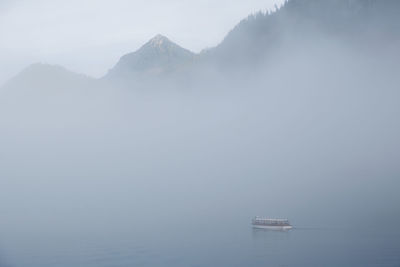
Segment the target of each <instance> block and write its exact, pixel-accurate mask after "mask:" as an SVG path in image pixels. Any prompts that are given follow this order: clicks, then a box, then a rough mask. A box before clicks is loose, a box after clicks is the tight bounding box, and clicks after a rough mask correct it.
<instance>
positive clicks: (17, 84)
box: [3, 63, 95, 94]
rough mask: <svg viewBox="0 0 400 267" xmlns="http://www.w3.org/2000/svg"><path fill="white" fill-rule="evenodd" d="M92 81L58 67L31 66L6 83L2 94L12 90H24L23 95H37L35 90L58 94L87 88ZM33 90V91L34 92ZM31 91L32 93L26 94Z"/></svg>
mask: <svg viewBox="0 0 400 267" xmlns="http://www.w3.org/2000/svg"><path fill="white" fill-rule="evenodd" d="M94 81H95V80H94V79H92V78H90V77H87V76H85V75H82V74H77V73H74V72H71V71H69V70H67V69H65V68H64V67H61V66H58V65H48V64H41V63H36V64H32V65H30V66H29V67H27V68H26V69H24V70H23V71H21V72H20V73H19V74H18V75H17V76H16V77H14V78H13V79H11V80H10V81H8V82H7V83H6V84H5V86H4V90H3V93H5V94H7V93H11V92H10V91H12V89H13V88H20V89H21V88H24V90H26V91H27V92H25V93H37V91H35V90H46V91H47V93H51V92H53V93H58V92H57V91H58V90H60V89H62V90H74V89H76V88H77V87H79V88H82V87H89V86H91V85H92V83H94ZM34 89H35V90H34ZM30 90H32V91H33V92H28V91H30Z"/></svg>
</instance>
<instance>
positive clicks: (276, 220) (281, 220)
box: [255, 216, 289, 222]
mask: <svg viewBox="0 0 400 267" xmlns="http://www.w3.org/2000/svg"><path fill="white" fill-rule="evenodd" d="M255 219H256V220H262V221H275V222H287V221H289V220H288V219H271V218H264V217H259V216H256V217H255Z"/></svg>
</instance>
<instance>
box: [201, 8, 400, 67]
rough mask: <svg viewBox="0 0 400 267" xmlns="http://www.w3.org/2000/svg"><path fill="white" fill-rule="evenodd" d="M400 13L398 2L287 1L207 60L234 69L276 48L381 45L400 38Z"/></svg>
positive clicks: (248, 23)
mask: <svg viewBox="0 0 400 267" xmlns="http://www.w3.org/2000/svg"><path fill="white" fill-rule="evenodd" d="M398 14H400V1H398V0H324V1H321V0H288V1H287V2H285V4H284V5H283V6H282V7H280V8H279V9H278V10H277V11H276V12H272V13H269V12H267V13H262V12H259V13H257V14H254V15H250V16H249V17H248V18H246V19H244V20H243V21H241V22H240V23H239V24H238V25H237V26H236V27H235V28H234V29H233V30H232V31H231V32H230V33H229V34H228V35H227V36H226V37H225V39H224V40H223V41H222V43H221V44H219V45H218V46H217V47H215V48H214V49H211V50H209V51H208V53H207V55H206V56H205V57H206V58H207V61H209V62H212V64H217V65H220V66H221V67H223V68H226V67H228V68H230V67H241V66H247V65H256V64H257V63H261V62H265V61H268V59H269V58H270V57H272V56H273V54H274V53H275V52H276V50H277V49H281V48H282V47H283V46H285V45H288V46H290V45H291V44H292V45H293V46H296V45H298V44H304V43H307V42H310V43H311V42H315V41H317V42H318V41H321V40H322V41H332V43H334V42H338V41H339V42H343V43H346V44H349V45H356V46H358V45H370V44H377V45H378V47H379V46H381V45H382V44H383V45H384V44H386V43H387V42H391V41H393V40H399V39H400V18H399V15H398ZM292 48H293V47H288V48H287V50H288V51H287V52H290V50H291V49H292Z"/></svg>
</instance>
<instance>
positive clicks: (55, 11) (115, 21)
mask: <svg viewBox="0 0 400 267" xmlns="http://www.w3.org/2000/svg"><path fill="white" fill-rule="evenodd" d="M283 2H284V0H146V1H143V0H0V84H3V83H4V82H5V81H6V80H8V79H9V78H10V77H12V76H14V75H15V74H17V73H18V72H19V71H20V70H22V69H23V68H25V67H26V66H27V65H30V64H32V63H36V62H41V63H48V64H58V65H62V66H64V67H66V68H67V69H69V70H72V71H75V72H79V73H84V74H87V75H90V76H94V77H100V76H102V75H104V74H105V73H106V72H107V70H108V69H110V68H111V67H112V66H113V65H114V64H115V63H116V62H117V61H118V59H119V58H120V57H121V56H122V55H123V54H126V53H128V52H132V51H135V50H136V49H138V48H139V47H140V46H141V45H143V44H144V43H145V42H147V41H148V40H149V39H150V38H152V37H153V36H155V35H156V34H158V33H160V34H163V35H165V36H167V37H168V38H170V39H171V40H172V41H174V42H176V43H177V44H179V45H181V46H183V47H185V48H187V49H190V50H192V51H194V52H199V51H200V50H202V49H203V48H206V47H212V46H215V45H217V44H218V43H219V42H220V41H221V40H222V39H223V38H224V36H225V35H226V34H227V33H228V32H229V30H231V29H232V28H233V27H234V26H235V25H236V24H237V23H238V22H239V21H240V20H241V19H243V18H245V17H246V16H247V15H249V14H251V13H254V12H256V11H259V10H264V11H265V10H270V9H273V8H274V5H275V4H278V5H280V4H282V3H283Z"/></svg>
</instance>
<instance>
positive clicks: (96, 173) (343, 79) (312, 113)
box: [0, 0, 400, 266]
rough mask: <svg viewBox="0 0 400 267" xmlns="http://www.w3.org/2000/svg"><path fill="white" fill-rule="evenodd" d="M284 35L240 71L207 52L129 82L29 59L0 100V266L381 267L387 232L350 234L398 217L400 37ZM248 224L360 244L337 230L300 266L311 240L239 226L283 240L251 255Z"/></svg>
mask: <svg viewBox="0 0 400 267" xmlns="http://www.w3.org/2000/svg"><path fill="white" fill-rule="evenodd" d="M296 1H297V3H299V2H301V1H298V0H296ZM296 1H293V2H294V3H296ZM289 7H290V6H289ZM283 12H284V11H283ZM285 23H286V22H285ZM284 25H285V27H284V28H285V29H287V28H290V25H291V24H290V23H289V22H287V24H284ZM239 36H240V35H239ZM294 36H295V34H294V33H293V32H291V31H286V32H285V33H284V34H283V38H280V39H279V40H278V41H277V42H276V44H274V45H273V46H272V47H271V48H270V50H268V51H266V53H265V54H264V53H262V52H261V51H260V53H262V56H261V55H260V56H259V58H260V60H258V61H257V63H256V64H252V65H249V64H248V62H247V59H251V55H247V56H246V60H242V57H241V55H239V54H238V53H236V54H235V55H234V56H233V55H232V54H231V56H230V62H236V63H235V64H237V60H239V62H240V63H239V64H237V65H235V66H234V67H233V66H232V65H231V64H230V63H229V62H228V63H226V61H218V60H219V59H220V58H222V59H223V58H224V55H223V54H218V50H216V51H211V52H209V53H208V54H206V55H205V56H204V58H203V59H200V60H198V61H195V62H200V63H195V64H194V65H190V66H189V67H187V68H186V67H185V68H184V69H182V68H178V69H177V70H175V71H174V72H171V70H168V72H166V74H165V73H163V74H162V75H154V74H153V72H150V71H149V72H146V73H144V74H143V75H144V76H143V77H144V78H143V77H141V79H138V78H136V77H138V76H135V75H132V77H129V78H128V79H126V77H124V78H121V79H118V78H115V77H111V78H107V77H105V78H103V79H97V80H96V79H91V78H88V77H86V76H83V75H76V74H73V73H71V72H68V71H66V70H64V69H63V68H61V67H53V66H44V65H43V66H42V65H40V66H31V67H30V69H29V68H28V69H27V70H25V71H24V72H22V73H21V74H20V76H19V77H17V78H16V79H14V80H11V81H10V82H9V83H8V84H7V85H6V86H5V87H4V88H3V89H2V91H1V95H0V96H1V98H0V130H1V134H0V147H1V151H0V162H1V163H0V164H1V168H0V177H1V179H0V203H2V204H0V214H1V217H2V220H1V221H0V237H1V239H0V252H2V253H1V254H0V255H5V256H4V259H5V260H4V261H5V263H4V265H5V264H6V263H7V265H5V266H14V264H15V266H99V265H100V266H115V265H114V264H116V263H118V264H117V265H124V264H126V265H130V266H132V265H134V266H136V265H142V266H187V265H196V264H198V265H201V266H217V265H219V266H221V265H222V266H244V265H246V266H256V265H257V264H268V263H269V264H271V265H272V266H279V264H283V263H285V264H287V265H288V266H307V264H310V263H311V264H317V265H321V264H324V265H326V266H335V264H339V265H348V266H351V265H353V266H362V265H363V264H365V263H367V262H371V261H374V260H375V261H376V262H379V261H378V259H381V258H385V257H386V258H385V259H386V260H387V262H389V259H390V260H391V261H390V262H389V263H388V266H395V265H396V264H397V263H398V257H397V256H393V255H392V254H390V256H389V252H388V251H392V252H393V253H394V254H396V252H397V251H398V250H399V243H398V238H397V237H398V231H395V230H393V232H391V234H392V235H393V237H388V236H386V235H383V233H385V234H386V233H389V232H388V231H382V232H381V233H380V237H382V240H383V239H384V240H386V243H384V242H383V241H382V240H381V239H373V240H372V241H371V240H370V239H368V238H370V236H369V235H366V234H365V233H375V231H377V230H378V229H380V230H382V229H381V228H382V224H384V225H385V227H387V228H388V229H389V228H391V229H394V228H396V226H397V225H398V223H399V222H400V208H399V207H398V205H397V203H399V201H400V197H399V195H398V189H399V188H400V182H399V179H398V177H399V173H400V169H399V168H400V167H399V164H398V162H399V158H400V140H399V138H398V136H400V124H399V120H398V118H399V115H400V105H399V103H398V100H399V97H400V92H399V91H398V84H399V82H400V77H399V76H398V74H397V72H398V69H399V62H400V61H399V60H400V54H399V53H398V44H399V43H398V40H399V39H397V40H393V39H396V38H393V36H396V35H395V33H393V34H392V35H391V36H390V38H387V36H380V37H379V39H378V38H376V39H374V40H375V42H374V43H371V42H368V43H364V42H362V41H361V40H364V39H363V38H364V37H365V36H362V37H360V38H359V39H358V37H355V38H354V39H348V37H347V36H346V37H345V38H342V36H340V35H335V34H332V35H327V34H325V32H322V33H321V30H320V29H314V28H311V29H307V34H306V37H305V38H304V37H303V36H301V34H299V36H295V37H294ZM397 37H398V36H397ZM234 39H235V38H234V37H232V38H231V39H229V38H227V40H228V41H229V40H234ZM235 40H239V41H243V42H244V40H241V39H235ZM246 42H247V41H246ZM220 47H225V50H224V53H226V51H229V49H231V46H229V45H225V46H224V44H223V45H221V46H220ZM232 47H234V48H235V49H237V48H238V47H237V46H235V45H233V46H232ZM217 49H222V48H217ZM235 51H238V50H235ZM252 52H253V51H252ZM210 55H211V56H210ZM210 57H212V59H210ZM196 60H197V59H196ZM210 62H211V63H210ZM256 215H266V216H270V217H278V218H286V217H288V218H289V219H290V220H291V222H292V223H293V225H294V226H295V227H296V228H298V229H325V230H327V229H329V230H330V231H333V230H335V231H336V230H337V229H347V230H348V229H350V230H355V229H358V230H357V231H362V232H363V231H364V232H363V234H362V235H363V238H364V239H362V238H361V239H360V240H361V241H359V239H357V238H358V236H357V238H354V237H353V235H352V234H349V233H347V232H346V233H347V234H343V233H342V232H339V231H338V232H337V234H333V235H332V236H329V237H328V239H329V240H330V241H331V242H332V243H329V246H328V245H327V244H325V243H324V244H325V247H324V246H321V247H320V248H319V249H321V254H320V256H315V257H314V258H313V261H307V260H305V259H304V258H303V257H307V255H310V251H307V250H305V247H308V248H310V250H311V247H312V245H307V246H305V247H304V249H301V246H298V245H297V243H296V242H298V241H295V240H297V239H295V237H294V236H293V235H295V232H294V234H292V236H291V238H290V237H287V236H285V234H284V233H280V234H281V236H275V235H273V234H268V235H267V236H265V235H264V234H265V233H261V234H260V233H257V232H253V233H252V234H253V236H252V237H251V238H252V239H253V242H254V244H253V246H255V247H259V245H260V243H262V244H263V243H265V244H272V250H271V249H270V251H275V249H274V245H276V244H289V245H288V251H290V254H288V255H286V254H283V252H282V253H281V252H279V253H277V254H271V255H269V256H266V254H265V253H266V252H265V251H264V252H261V251H258V250H257V249H256V248H253V246H250V247H247V246H246V245H245V244H247V243H246V242H247V241H246V240H247V239H246V238H250V237H247V236H248V235H249V234H251V232H250V233H248V232H246V231H248V228H249V227H250V226H249V224H250V219H251V218H252V217H253V216H256ZM243 229H245V230H243ZM360 229H361V230H360ZM294 231H296V230H294ZM297 231H300V230H297ZM300 233H302V232H301V231H300ZM278 234H279V233H278ZM342 234H343V237H342ZM325 235H326V233H320V232H318V233H315V232H313V233H311V232H310V234H309V235H308V236H302V239H300V240H304V241H305V242H306V243H310V244H313V242H314V243H316V244H319V243H318V242H322V241H320V239H319V238H321V239H322V240H324V238H325ZM388 235H389V234H388ZM319 236H321V237H319ZM345 236H346V237H345ZM348 236H351V237H348ZM396 236H397V237H396ZM235 238H236V239H235ZM282 239H283V240H284V241H282ZM288 240H291V241H288ZM343 240H344V241H343ZM354 240H357V241H354ZM367 240H368V241H367ZM370 241H371V242H370ZM268 242H272V243H268ZM285 242H286V243H285ZM290 242H292V243H290ZM324 242H327V241H324ZM335 242H336V243H338V244H341V243H340V242H345V243H348V244H349V245H346V246H345V247H346V249H347V250H346V252H342V251H341V249H339V248H338V247H336V246H334V245H333V244H336V243H335ZM357 242H360V243H357ZM255 244H258V245H255ZM295 244H296V245H295ZM350 244H357V246H359V245H360V244H362V245H361V248H360V251H353V248H350V247H351V245H350ZM366 244H368V246H371V247H368V248H367V247H364V246H367V245H366ZM373 244H375V246H374V245H373ZM330 246H332V247H330ZM347 246H348V247H347ZM94 247H95V248H96V253H98V254H96V257H95V256H93V257H95V258H90V257H92V256H91V254H90V253H91V252H90V251H92V248H94ZM323 247H324V248H326V249H323ZM378 247H379V248H378ZM128 248H129V251H128ZM313 248H314V249H315V247H313ZM328 248H331V249H328ZM383 248H385V249H383ZM102 249H104V255H105V254H106V250H107V253H111V252H110V251H113V253H117V254H116V255H117V256H116V257H118V258H119V260H118V262H112V261H110V262H109V258H102V255H103V252H101V251H103V250H102ZM280 249H283V250H284V248H280ZM125 250H126V251H125ZM292 250H293V251H292ZM87 251H89V252H87ZM99 251H100V252H99ZM133 251H136V252H133ZM161 251H162V252H161ZM277 251H280V250H277ZM296 251H297V252H296ZM367 251H373V253H370V254H368V253H367ZM383 251H385V253H386V254H387V255H388V256H383V254H382V253H383ZM352 252H353V254H354V255H353V256H351V257H350V256H347V255H348V254H347V253H352ZM85 253H87V254H88V256H87V255H86V254H85ZM146 253H148V254H146ZM151 253H155V254H157V253H158V254H157V255H155V254H154V255H153V254H151ZM235 253H236V255H235ZM252 253H255V254H254V255H258V256H257V257H258V258H252V257H253V256H254V255H253V254H252ZM257 253H258V254H257ZM260 253H261V254H260ZM131 254H134V255H135V256H134V258H135V261H133V260H132V261H129V260H128V259H129V258H128V257H129V256H128V255H131ZM176 254H179V256H177V255H176ZM386 254H384V255H386ZM68 255H69V256H68ZM107 255H109V254H107ZM118 255H119V256H118ZM202 255H207V256H206V257H203V256H202ZM249 255H250V256H249ZM251 255H253V256H251ZM283 255H286V256H283ZM131 256H132V255H131ZM86 257H88V258H86ZM97 257H99V258H97ZM110 257H111V256H110ZM113 257H114V256H113ZM124 257H125V258H124ZM132 257H133V256H132ZM141 257H143V259H142V258H141ZM347 257H348V258H347ZM250 258H252V260H250ZM256 263H257V264H256ZM352 263H353V264H352ZM390 263H393V265H391V264H390ZM1 264H3V263H2V262H1V261H0V266H3V265H1ZM124 266H125V265H124Z"/></svg>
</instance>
